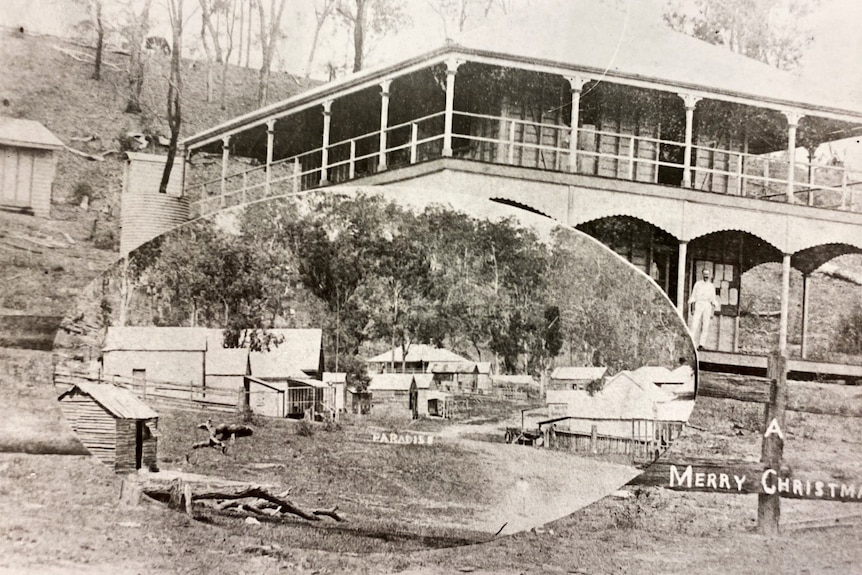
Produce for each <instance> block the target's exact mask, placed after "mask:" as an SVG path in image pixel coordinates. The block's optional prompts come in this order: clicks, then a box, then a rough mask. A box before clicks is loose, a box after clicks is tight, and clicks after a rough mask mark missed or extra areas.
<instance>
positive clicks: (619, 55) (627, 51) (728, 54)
mask: <svg viewBox="0 0 862 575" xmlns="http://www.w3.org/2000/svg"><path fill="white" fill-rule="evenodd" d="M453 44H454V45H455V46H458V47H461V48H465V49H468V50H469V51H475V52H481V53H485V54H488V53H491V54H499V55H502V56H510V57H515V58H517V59H521V60H527V61H532V62H544V63H549V64H557V65H562V66H564V67H571V68H576V69H579V70H584V71H585V72H592V73H593V74H594V75H600V76H602V78H603V79H605V80H612V79H613V78H614V77H619V78H626V79H631V80H652V81H655V82H658V83H664V84H667V85H668V86H669V87H671V88H682V87H686V88H692V89H695V90H704V91H707V92H712V93H717V94H730V95H739V96H750V97H754V98H755V99H758V100H762V101H772V102H776V103H777V102H788V103H790V102H794V103H800V104H802V103H807V104H813V105H818V106H823V107H827V108H835V109H845V110H853V111H854V112H855V113H856V115H859V114H860V112H862V108H860V106H859V104H858V103H855V102H853V101H851V100H850V99H849V98H844V97H843V95H842V94H840V93H837V92H835V91H834V90H826V89H823V88H821V87H820V86H819V85H818V83H816V82H806V81H803V79H802V78H800V77H798V76H796V75H794V74H791V73H788V72H784V71H781V70H779V69H777V68H775V67H772V66H769V65H767V64H764V63H762V62H759V61H757V60H754V59H751V58H747V57H745V56H742V55H740V54H737V53H735V52H732V51H731V50H728V49H727V48H725V47H722V46H716V45H713V44H709V43H707V42H704V41H702V40H698V39H697V38H693V37H691V36H688V35H686V34H683V33H681V32H676V31H674V30H672V29H670V28H669V27H667V26H665V25H663V24H661V23H658V22H651V21H648V20H644V19H637V18H631V17H629V15H628V14H626V13H625V12H622V11H619V10H616V9H614V8H611V7H607V6H599V5H595V3H585V2H571V1H570V0H565V1H561V2H559V3H558V4H556V5H555V8H553V9H550V8H549V9H543V10H531V11H529V12H525V13H523V14H520V15H519V16H518V18H517V22H513V20H512V19H508V20H503V21H501V22H499V23H496V22H494V23H489V25H487V26H484V27H482V28H478V29H475V30H471V31H467V32H464V33H462V34H460V35H456V36H455V38H454V39H453Z"/></svg>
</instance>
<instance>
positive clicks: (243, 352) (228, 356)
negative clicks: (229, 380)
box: [204, 347, 249, 375]
mask: <svg viewBox="0 0 862 575" xmlns="http://www.w3.org/2000/svg"><path fill="white" fill-rule="evenodd" d="M248 353H249V352H248V350H247V349H245V348H227V347H210V348H209V349H207V353H206V355H205V356H204V363H205V366H206V368H205V370H204V371H205V373H206V375H246V374H247V373H248Z"/></svg>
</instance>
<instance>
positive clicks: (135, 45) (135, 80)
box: [122, 0, 152, 114]
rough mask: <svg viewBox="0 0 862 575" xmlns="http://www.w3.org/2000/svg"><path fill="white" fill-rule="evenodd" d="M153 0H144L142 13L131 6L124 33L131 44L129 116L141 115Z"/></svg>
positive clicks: (127, 106)
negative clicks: (145, 56)
mask: <svg viewBox="0 0 862 575" xmlns="http://www.w3.org/2000/svg"><path fill="white" fill-rule="evenodd" d="M151 4H152V0H143V3H142V7H141V10H140V12H136V11H135V9H134V6H132V5H129V8H128V14H129V17H128V22H127V24H126V26H124V27H123V29H122V32H123V35H124V36H125V37H126V40H127V41H128V42H129V97H128V100H127V101H126V113H127V114H140V113H141V92H142V91H143V89H144V59H143V47H144V40H145V39H146V37H147V31H148V30H149V29H150V5H151Z"/></svg>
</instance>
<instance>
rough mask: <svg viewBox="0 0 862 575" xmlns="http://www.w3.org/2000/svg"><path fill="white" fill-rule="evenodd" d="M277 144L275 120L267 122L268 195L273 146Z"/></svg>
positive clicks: (267, 191)
mask: <svg viewBox="0 0 862 575" xmlns="http://www.w3.org/2000/svg"><path fill="white" fill-rule="evenodd" d="M274 144H275V120H267V122H266V190H265V192H266V195H267V196H268V195H269V187H270V183H271V182H272V148H273V146H274Z"/></svg>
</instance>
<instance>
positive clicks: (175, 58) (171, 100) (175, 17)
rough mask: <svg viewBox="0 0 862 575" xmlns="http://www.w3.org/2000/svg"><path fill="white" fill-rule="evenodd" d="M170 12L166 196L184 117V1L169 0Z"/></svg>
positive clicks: (163, 186)
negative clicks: (182, 71) (170, 44)
mask: <svg viewBox="0 0 862 575" xmlns="http://www.w3.org/2000/svg"><path fill="white" fill-rule="evenodd" d="M168 12H169V15H170V19H171V32H172V40H173V44H172V46H171V71H170V76H169V78H168V98H167V99H168V126H169V127H170V129H171V141H170V144H169V145H168V157H167V160H165V169H164V171H163V172H162V181H161V183H160V184H159V193H161V194H166V193H167V191H168V182H170V179H171V171H172V170H173V167H174V159H175V158H176V155H177V147H178V145H179V138H180V126H181V125H182V121H183V116H182V110H181V108H180V101H181V99H182V92H183V82H182V74H181V70H180V63H181V57H182V53H183V0H168Z"/></svg>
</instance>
